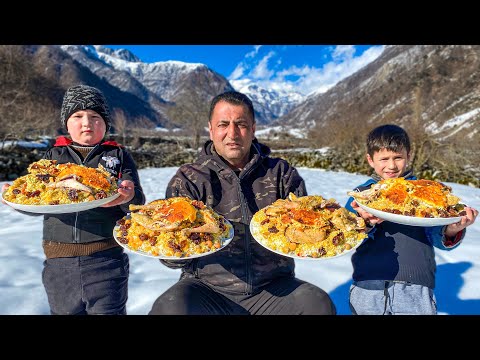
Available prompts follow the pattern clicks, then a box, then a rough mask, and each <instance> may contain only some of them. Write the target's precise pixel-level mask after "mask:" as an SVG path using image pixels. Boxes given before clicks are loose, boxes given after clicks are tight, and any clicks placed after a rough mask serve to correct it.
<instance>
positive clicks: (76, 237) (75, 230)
mask: <svg viewBox="0 0 480 360" xmlns="http://www.w3.org/2000/svg"><path fill="white" fill-rule="evenodd" d="M97 148H98V145H96V146H95V147H94V148H93V149H92V151H90V153H89V154H88V155H87V156H86V157H85V159H84V160H83V161H82V159H80V156H78V154H77V153H76V152H75V151H73V150H72V149H70V148H68V151H69V152H70V155H72V157H73V158H75V159H76V162H77V164H81V165H85V163H86V161H87V158H88V157H89V156H90V155H91V154H92V153H93V152H94V151H95V150H96V149H97ZM77 221H78V212H76V213H75V223H74V225H73V234H72V235H73V241H74V242H75V243H79V242H80V236H79V232H78V228H77Z"/></svg>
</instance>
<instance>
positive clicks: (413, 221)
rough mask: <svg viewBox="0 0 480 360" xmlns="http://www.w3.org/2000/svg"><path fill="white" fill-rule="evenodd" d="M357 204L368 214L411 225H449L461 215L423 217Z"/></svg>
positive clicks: (457, 220) (459, 218) (458, 219)
mask: <svg viewBox="0 0 480 360" xmlns="http://www.w3.org/2000/svg"><path fill="white" fill-rule="evenodd" d="M357 204H358V206H360V207H361V208H362V209H363V210H365V211H367V212H369V213H370V214H372V215H374V216H376V217H378V218H380V219H383V220H387V221H390V222H393V223H397V224H403V225H411V226H440V225H449V224H453V223H456V222H459V221H460V220H461V219H462V217H461V216H457V217H449V218H423V217H416V216H406V215H399V214H392V213H388V212H385V211H380V210H376V209H372V208H371V207H368V206H366V205H363V204H361V203H360V202H359V201H357Z"/></svg>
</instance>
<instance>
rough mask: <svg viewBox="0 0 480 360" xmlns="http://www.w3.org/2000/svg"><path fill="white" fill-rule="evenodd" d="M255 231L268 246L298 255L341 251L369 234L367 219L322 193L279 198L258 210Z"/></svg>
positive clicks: (334, 253)
mask: <svg viewBox="0 0 480 360" xmlns="http://www.w3.org/2000/svg"><path fill="white" fill-rule="evenodd" d="M251 229H252V235H253V236H254V238H255V239H256V240H257V241H259V242H260V243H261V244H262V245H264V246H265V247H267V248H269V249H271V250H273V251H277V252H279V253H283V254H286V255H293V256H296V257H307V258H329V257H333V256H338V255H341V254H343V253H345V252H347V251H349V250H351V249H353V248H354V247H356V246H357V245H359V244H360V242H361V241H362V240H363V239H364V238H365V237H366V234H365V232H364V230H365V222H364V221H363V219H362V218H360V217H357V216H356V215H355V214H353V213H351V212H350V211H348V210H347V209H345V208H343V207H341V206H340V205H339V204H338V203H337V202H336V201H335V200H334V199H329V200H325V199H324V198H323V197H322V196H320V195H310V196H303V197H296V196H295V195H294V194H292V193H291V194H289V197H288V199H279V200H277V201H275V202H274V203H273V204H271V205H269V206H267V207H265V208H263V209H261V210H259V211H257V212H256V213H255V214H254V215H253V218H252V224H251Z"/></svg>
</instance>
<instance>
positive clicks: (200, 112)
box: [168, 90, 209, 149]
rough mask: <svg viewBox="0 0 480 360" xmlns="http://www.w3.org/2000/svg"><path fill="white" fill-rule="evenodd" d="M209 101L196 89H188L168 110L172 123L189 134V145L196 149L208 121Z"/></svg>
mask: <svg viewBox="0 0 480 360" xmlns="http://www.w3.org/2000/svg"><path fill="white" fill-rule="evenodd" d="M208 112H209V103H208V101H206V100H205V99H204V98H202V96H201V95H200V94H199V93H197V92H196V91H193V90H189V91H188V92H187V93H185V94H184V96H182V98H181V100H180V101H179V102H177V103H176V105H175V106H174V107H172V108H170V109H169V110H168V117H169V118H170V120H171V122H172V123H173V124H176V125H179V126H181V127H182V128H184V129H186V130H187V131H188V132H189V134H190V136H191V139H192V140H191V141H190V145H191V146H192V148H194V149H197V148H198V147H199V146H200V138H201V136H202V135H203V134H205V128H206V127H207V123H208Z"/></svg>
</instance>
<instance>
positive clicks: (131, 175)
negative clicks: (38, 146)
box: [43, 137, 145, 243]
mask: <svg viewBox="0 0 480 360" xmlns="http://www.w3.org/2000/svg"><path fill="white" fill-rule="evenodd" d="M71 143H72V141H71V140H70V139H68V138H65V137H60V138H58V139H57V142H56V143H55V146H54V147H53V148H51V149H49V150H47V152H46V153H45V155H44V159H48V160H57V161H58V163H59V164H63V163H68V162H70V163H74V164H78V165H85V166H88V167H93V168H96V167H98V164H101V165H102V166H103V167H104V168H105V169H106V170H107V171H108V172H110V173H111V174H112V175H113V176H115V177H116V178H120V180H131V181H133V183H134V184H135V196H134V197H133V199H132V200H131V201H130V202H129V203H125V204H122V205H119V206H112V207H108V208H102V207H97V208H94V209H90V210H85V211H80V212H75V213H67V214H45V216H44V221H43V239H44V240H46V241H55V242H62V243H88V242H93V241H101V240H106V239H111V238H113V228H114V227H115V223H116V221H117V220H118V219H120V218H122V217H123V216H125V215H126V213H127V212H128V205H129V204H138V205H141V204H144V203H145V195H144V194H143V190H142V187H141V185H140V180H139V177H138V172H137V169H136V166H135V163H134V161H133V159H132V157H131V155H130V154H129V153H128V152H127V151H126V150H125V149H124V148H123V147H121V146H120V145H118V144H117V143H115V142H113V141H109V142H104V143H102V144H97V145H96V146H95V148H94V149H93V150H92V151H91V152H90V153H89V154H88V156H87V157H86V158H85V159H84V160H83V161H82V160H81V158H80V156H79V155H78V154H77V153H76V152H75V151H74V150H73V149H72V148H71V147H69V146H68V145H70V144H71Z"/></svg>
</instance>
